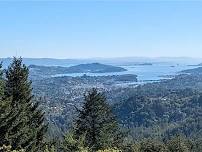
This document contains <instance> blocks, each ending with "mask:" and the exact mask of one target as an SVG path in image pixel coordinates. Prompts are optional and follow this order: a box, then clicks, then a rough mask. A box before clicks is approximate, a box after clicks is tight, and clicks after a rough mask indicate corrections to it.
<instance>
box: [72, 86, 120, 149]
mask: <svg viewBox="0 0 202 152" xmlns="http://www.w3.org/2000/svg"><path fill="white" fill-rule="evenodd" d="M75 135H76V138H79V137H81V136H85V146H86V147H89V148H90V149H92V151H96V150H99V149H105V148H110V147H114V146H117V145H118V143H119V144H120V140H121V137H120V136H119V135H120V134H119V129H118V124H117V121H116V119H115V117H114V115H113V114H112V111H111V109H110V106H109V105H108V104H107V102H106V98H105V96H104V95H103V94H102V93H99V92H98V91H97V90H96V89H92V91H90V92H89V93H88V94H87V95H85V103H84V105H83V109H82V110H81V111H80V113H79V116H78V119H77V121H76V124H75Z"/></svg>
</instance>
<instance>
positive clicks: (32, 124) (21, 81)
mask: <svg viewBox="0 0 202 152" xmlns="http://www.w3.org/2000/svg"><path fill="white" fill-rule="evenodd" d="M28 76H29V70H28V68H27V67H26V66H25V65H24V64H22V59H21V58H19V59H18V58H14V59H13V63H12V64H11V66H10V67H9V68H8V70H7V71H6V82H5V90H4V95H5V97H4V99H5V101H1V109H2V110H4V109H6V110H4V112H2V115H1V116H2V119H1V127H3V128H4V130H5V131H4V133H6V135H5V137H4V134H3V133H2V132H1V136H3V138H2V139H1V142H6V143H9V144H10V145H11V146H12V148H13V149H20V148H23V149H25V150H26V151H29V152H34V151H36V152H38V151H39V150H40V148H42V146H43V137H44V134H45V132H46V129H47V125H45V124H44V114H43V112H42V111H41V110H40V109H39V104H38V103H37V102H33V96H32V94H31V91H32V88H31V82H30V81H29V79H28ZM8 99H9V101H8V102H6V100H8ZM4 107H5V108H4ZM4 115H5V116H4ZM5 118H6V120H3V119H5Z"/></svg>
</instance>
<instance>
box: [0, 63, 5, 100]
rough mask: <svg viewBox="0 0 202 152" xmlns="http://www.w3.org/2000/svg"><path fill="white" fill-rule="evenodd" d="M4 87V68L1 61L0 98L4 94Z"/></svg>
mask: <svg viewBox="0 0 202 152" xmlns="http://www.w3.org/2000/svg"><path fill="white" fill-rule="evenodd" d="M3 88H4V81H3V70H2V63H0V98H2V96H3V92H4V91H3Z"/></svg>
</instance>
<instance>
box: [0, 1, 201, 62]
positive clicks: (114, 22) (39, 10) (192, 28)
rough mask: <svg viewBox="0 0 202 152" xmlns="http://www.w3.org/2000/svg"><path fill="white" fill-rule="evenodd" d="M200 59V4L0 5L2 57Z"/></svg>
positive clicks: (49, 3) (122, 2) (41, 3)
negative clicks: (162, 57)
mask: <svg viewBox="0 0 202 152" xmlns="http://www.w3.org/2000/svg"><path fill="white" fill-rule="evenodd" d="M15 55H18V56H23V57H34V58H35V57H48V58H91V57H131V56H147V57H159V56H170V57H173V56H177V57H179V56H187V57H202V1H201V2H200V1H195V2H191V1H190V2H189V1H186V2H185V1H184V2H183V1H167V2H165V1H164V2H163V1H153V2H152V1H142V2H141V1H135V0H134V1H132V0H130V1H124V0H123V1H121V0H119V1H118V0H117V1H116V0H112V1H99V2H98V1H97V2H95V1H85V0H83V1H81V0H80V1H79V0H77V1H74V2H73V1H63V2H48V1H44V2H40V1H36V2H14V1H10V2H2V1H1V2H0V57H9V56H15Z"/></svg>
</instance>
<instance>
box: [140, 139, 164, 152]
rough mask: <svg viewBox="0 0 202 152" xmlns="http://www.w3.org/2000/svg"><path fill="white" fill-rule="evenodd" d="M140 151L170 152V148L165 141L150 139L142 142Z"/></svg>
mask: <svg viewBox="0 0 202 152" xmlns="http://www.w3.org/2000/svg"><path fill="white" fill-rule="evenodd" d="M139 152H168V150H167V147H166V146H165V144H164V143H162V142H159V141H156V140H154V139H149V140H145V141H142V142H141V143H140V145H139Z"/></svg>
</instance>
